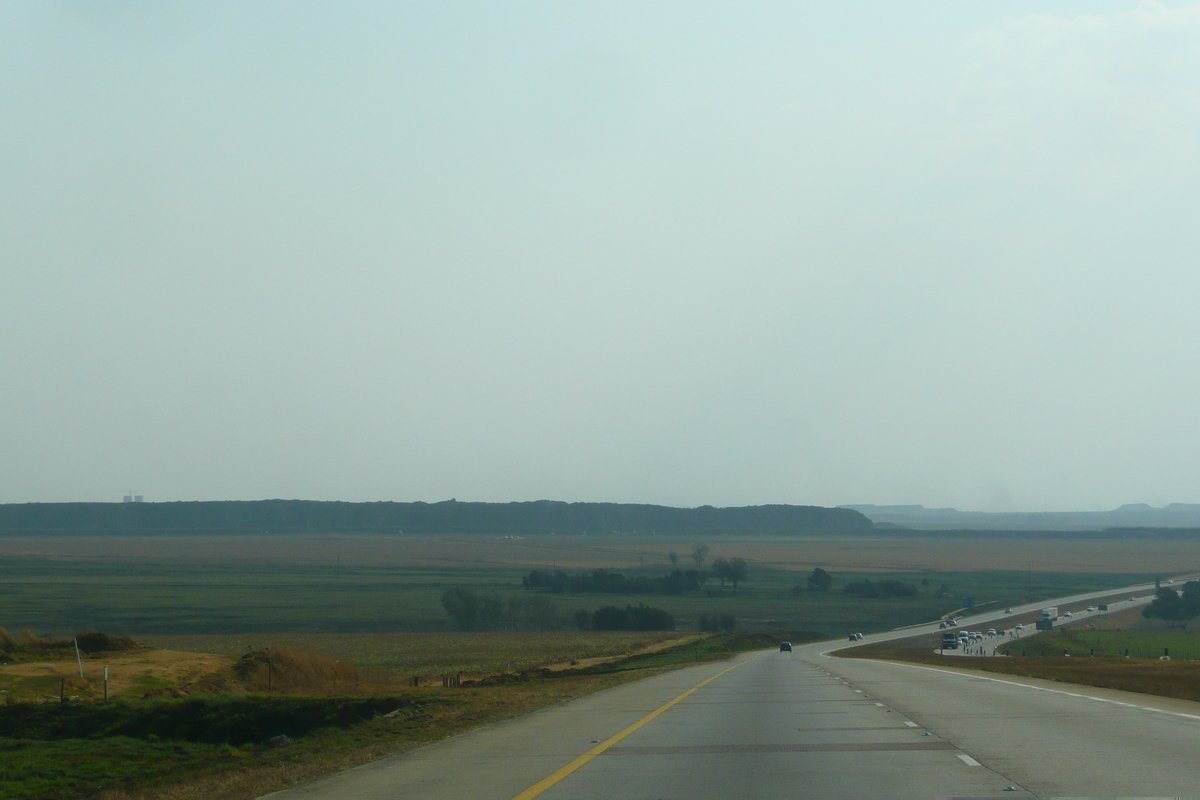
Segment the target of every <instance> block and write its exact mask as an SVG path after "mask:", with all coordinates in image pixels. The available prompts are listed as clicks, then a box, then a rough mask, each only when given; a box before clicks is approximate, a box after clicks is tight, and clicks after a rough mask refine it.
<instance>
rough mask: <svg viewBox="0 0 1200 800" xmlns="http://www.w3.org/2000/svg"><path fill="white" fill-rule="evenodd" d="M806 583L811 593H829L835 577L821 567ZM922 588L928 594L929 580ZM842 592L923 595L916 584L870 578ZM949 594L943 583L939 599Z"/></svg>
mask: <svg viewBox="0 0 1200 800" xmlns="http://www.w3.org/2000/svg"><path fill="white" fill-rule="evenodd" d="M806 583H807V588H808V591H810V592H821V593H824V592H828V591H830V590H831V589H832V588H833V576H832V575H830V574H829V573H828V572H826V571H825V570H823V569H821V568H820V567H815V568H814V569H813V571H812V572H811V573H809V575H808V579H807V581H806ZM921 586H922V587H923V588H924V589H925V593H926V594H928V593H929V579H928V578H922V579H921ZM804 590H805V587H804V586H801V585H799V584H797V585H796V586H793V587H792V590H791V593H792V594H793V595H795V596H799V595H801V594H803V593H804ZM842 591H843V592H844V593H846V594H848V595H851V596H857V597H866V598H884V599H891V598H911V597H919V596H920V593H921V590H920V589H919V588H918V587H917V585H916V584H912V583H905V582H904V581H897V580H891V579H889V580H883V581H878V582H876V581H872V580H870V579H869V578H868V579H864V580H861V581H850V582H849V583H847V584H846V585H845V586H843V587H842ZM949 594H950V589H949V588H948V587H947V586H946V584H944V583H943V584H942V586H941V588H940V589H938V594H937V597H948V596H949Z"/></svg>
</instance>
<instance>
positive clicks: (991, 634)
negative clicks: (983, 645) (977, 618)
mask: <svg viewBox="0 0 1200 800" xmlns="http://www.w3.org/2000/svg"><path fill="white" fill-rule="evenodd" d="M995 635H996V629H995V628H988V636H995Z"/></svg>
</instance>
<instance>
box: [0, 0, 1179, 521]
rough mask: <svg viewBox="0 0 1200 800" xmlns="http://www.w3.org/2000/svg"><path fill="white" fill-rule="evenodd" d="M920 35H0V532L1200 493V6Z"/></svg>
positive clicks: (315, 26)
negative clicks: (194, 506)
mask: <svg viewBox="0 0 1200 800" xmlns="http://www.w3.org/2000/svg"><path fill="white" fill-rule="evenodd" d="M913 5H914V4H909V3H891V2H888V3H882V2H879V3H873V4H872V3H855V4H844V3H829V2H821V3H794V2H788V3H778V4H769V3H759V4H748V3H742V2H738V3H732V2H731V3H725V4H701V3H696V2H680V3H670V4H668V3H646V2H635V3H629V4H619V3H615V2H604V3H596V4H590V5H588V4H582V3H576V2H562V3H544V4H518V3H478V4H455V3H449V2H439V3H420V4H418V3H411V4H397V3H379V4H364V3H358V4H355V3H337V4H333V3H328V4H323V5H322V4H302V3H297V2H286V3H284V2H281V3H262V2H259V3H240V2H239V3H232V2H231V3H216V2H205V3H194V4H189V5H184V4H169V3H159V2H96V1H95V0H79V1H78V2H38V3H26V2H12V1H11V0H10V1H8V2H4V3H3V9H2V10H3V22H2V23H0V502H24V501H51V500H54V501H62V500H117V499H119V498H120V496H121V495H122V494H123V493H125V492H126V491H128V490H130V489H134V490H136V491H138V492H141V493H143V494H145V495H146V498H147V500H191V499H202V500H207V499H258V498H267V497H285V498H311V499H343V500H428V501H435V500H442V499H448V498H450V497H456V498H458V499H459V500H533V499H541V498H549V499H561V500H611V501H622V502H652V503H663V504H669V505H700V504H704V503H711V504H713V505H742V504H757V503H812V504H821V505H833V504H840V503H862V502H873V503H881V504H882V503H923V504H925V505H929V506H934V505H953V506H957V507H959V508H965V509H980V510H1025V509H1046V510H1052V509H1063V510H1067V509H1088V510H1091V509H1103V508H1109V507H1113V506H1116V505H1118V504H1120V503H1125V502H1149V503H1153V504H1156V505H1157V504H1162V503H1165V502H1172V501H1181V502H1200V490H1198V488H1197V477H1198V475H1200V446H1198V445H1200V257H1198V256H1200V248H1198V245H1200V4H1197V3H1190V4H1189V3H1168V4H1165V5H1160V4H1158V3H1143V4H1141V5H1139V4H1137V3H1136V2H1132V1H1129V2H1121V3H1102V2H1092V3H1087V4H1078V3H1070V4H1066V3H1057V4H1048V3H1047V4H1028V3H1020V2H1005V3H987V4H985V3H969V4H968V3H959V2H954V3H949V2H945V3H925V4H921V7H920V8H917V9H914V8H913ZM1084 8H1087V9H1089V12H1088V13H1087V14H1081V13H1079V11H1080V10H1081V9H1084Z"/></svg>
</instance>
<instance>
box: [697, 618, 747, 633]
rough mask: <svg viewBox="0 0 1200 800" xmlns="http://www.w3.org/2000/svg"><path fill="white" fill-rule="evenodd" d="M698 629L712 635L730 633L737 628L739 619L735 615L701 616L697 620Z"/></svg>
mask: <svg viewBox="0 0 1200 800" xmlns="http://www.w3.org/2000/svg"><path fill="white" fill-rule="evenodd" d="M696 627H697V628H699V629H700V630H702V631H709V632H711V633H719V632H721V631H727V632H728V631H732V630H733V629H734V628H736V627H737V617H735V616H733V614H701V615H700V616H699V617H698V618H697V619H696Z"/></svg>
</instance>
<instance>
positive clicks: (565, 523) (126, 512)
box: [0, 500, 872, 535]
mask: <svg viewBox="0 0 1200 800" xmlns="http://www.w3.org/2000/svg"><path fill="white" fill-rule="evenodd" d="M871 528H872V523H871V521H870V520H869V519H867V518H866V517H865V516H864V515H863V514H861V513H860V512H858V511H854V510H852V509H848V508H821V507H819V506H789V505H766V506H745V507H740V508H714V507H712V506H701V507H699V508H670V507H667V506H655V505H635V504H627V503H563V502H557V501H550V500H538V501H535V502H525V503H460V502H457V501H455V500H448V501H445V502H440V503H421V502H417V503H391V502H378V503H343V502H321V501H315V500H254V501H211V502H179V503H19V504H18V503H11V504H0V532H6V533H17V532H34V531H87V532H102V531H121V532H132V531H145V532H154V531H157V532H169V531H178V532H184V531H188V532H203V531H209V532H233V531H238V532H249V531H272V532H280V531H361V532H398V531H404V532H411V533H473V532H474V533H498V534H505V533H508V534H524V533H551V532H553V533H578V534H582V533H592V534H596V533H613V532H617V533H650V532H654V533H660V534H670V533H687V534H692V533H708V534H721V533H765V534H781V535H787V534H799V533H813V532H820V531H856V530H870V529H871Z"/></svg>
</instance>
